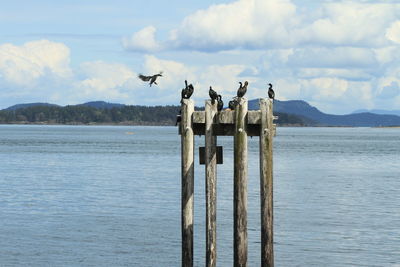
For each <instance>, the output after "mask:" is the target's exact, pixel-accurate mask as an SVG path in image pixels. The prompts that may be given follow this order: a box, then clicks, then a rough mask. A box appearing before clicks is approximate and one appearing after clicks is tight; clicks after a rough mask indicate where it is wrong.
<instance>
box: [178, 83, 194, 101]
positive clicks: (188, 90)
mask: <svg viewBox="0 0 400 267" xmlns="http://www.w3.org/2000/svg"><path fill="white" fill-rule="evenodd" d="M193 91H194V87H193V85H192V84H189V85H188V83H187V81H186V80H185V88H183V89H182V92H181V96H182V99H189V98H190V97H191V96H192V94H193ZM181 103H182V100H181Z"/></svg>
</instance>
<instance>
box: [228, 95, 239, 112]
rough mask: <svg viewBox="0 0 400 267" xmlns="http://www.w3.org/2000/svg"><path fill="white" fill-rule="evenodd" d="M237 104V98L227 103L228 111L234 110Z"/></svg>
mask: <svg viewBox="0 0 400 267" xmlns="http://www.w3.org/2000/svg"><path fill="white" fill-rule="evenodd" d="M238 104H239V103H238V100H237V97H234V98H233V99H232V100H231V101H229V103H228V107H229V109H230V110H235V108H236V106H237V105H238Z"/></svg>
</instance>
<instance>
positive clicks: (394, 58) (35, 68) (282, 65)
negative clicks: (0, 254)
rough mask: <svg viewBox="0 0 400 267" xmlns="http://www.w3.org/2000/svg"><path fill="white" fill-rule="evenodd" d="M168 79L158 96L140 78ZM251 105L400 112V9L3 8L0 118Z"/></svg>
mask: <svg viewBox="0 0 400 267" xmlns="http://www.w3.org/2000/svg"><path fill="white" fill-rule="evenodd" d="M159 71H163V73H164V77H162V78H161V79H160V80H159V86H156V87H151V88H149V87H148V85H147V84H145V83H143V82H142V81H140V80H139V79H138V78H137V75H138V74H139V73H144V74H153V73H157V72H159ZM185 79H187V80H188V81H189V82H191V83H193V84H194V86H195V95H194V99H195V101H196V103H197V104H198V105H202V104H203V103H204V102H203V101H204V99H205V98H207V94H208V88H209V86H210V85H212V86H213V88H214V89H216V90H217V91H218V92H219V93H221V94H222V95H223V97H224V99H225V100H226V102H227V101H228V100H229V99H230V98H231V97H232V96H233V95H234V94H235V92H236V90H237V88H238V82H239V81H245V80H247V81H249V88H248V95H247V97H248V98H250V99H253V98H259V97H265V96H266V94H267V90H266V88H267V84H268V83H272V84H273V85H274V88H275V91H276V95H277V98H278V99H280V100H292V99H302V100H306V101H308V102H309V103H311V104H312V105H314V106H316V107H318V108H319V109H321V110H322V111H324V112H328V113H335V114H344V113H350V112H352V111H354V110H356V109H361V108H366V109H373V108H379V109H400V3H399V1H397V0H396V1H390V0H384V1H383V0H382V1H379V0H374V1H372V0H371V1H369V0H354V1H346V0H343V1H332V0H331V1H328V0H325V1H323V0H308V1H307V0H237V1H229V0H225V1H224V0H214V1H211V0H202V1H181V0H169V1H162V0H146V1H144V0H113V1H109V0H85V1H82V0H57V1H53V0H35V1H31V0H13V1H2V4H1V9H0V109H2V108H6V107H8V106H10V105H13V104H17V103H28V102H50V103H55V104H60V105H66V104H78V103H83V102H86V101H93V100H104V101H108V102H118V103H125V104H136V105H138V104H140V105H164V104H179V97H180V90H181V88H182V87H183V86H184V80H185Z"/></svg>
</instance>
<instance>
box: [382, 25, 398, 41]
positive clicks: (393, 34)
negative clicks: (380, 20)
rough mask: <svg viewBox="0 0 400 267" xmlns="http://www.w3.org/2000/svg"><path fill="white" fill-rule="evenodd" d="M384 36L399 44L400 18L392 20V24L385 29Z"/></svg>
mask: <svg viewBox="0 0 400 267" xmlns="http://www.w3.org/2000/svg"><path fill="white" fill-rule="evenodd" d="M385 36H386V38H388V39H389V40H390V41H392V42H394V43H397V44H400V20H398V21H396V22H393V24H392V25H391V26H390V27H389V28H388V29H387V30H386V35H385Z"/></svg>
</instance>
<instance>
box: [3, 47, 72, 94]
mask: <svg viewBox="0 0 400 267" xmlns="http://www.w3.org/2000/svg"><path fill="white" fill-rule="evenodd" d="M69 63H70V50H69V48H68V47H67V46H66V45H64V44H62V43H56V42H51V41H48V40H40V41H32V42H28V43H25V44H24V45H21V46H16V45H13V44H3V45H1V46H0V82H2V83H7V84H11V85H17V86H20V87H33V86H35V85H36V84H37V83H38V82H39V81H40V80H41V79H42V78H43V77H47V78H50V77H51V78H52V79H67V78H69V77H70V76H71V75H72V71H71V69H70V67H69Z"/></svg>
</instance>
